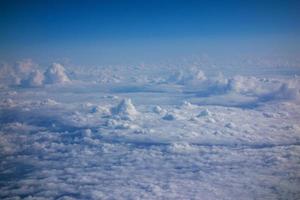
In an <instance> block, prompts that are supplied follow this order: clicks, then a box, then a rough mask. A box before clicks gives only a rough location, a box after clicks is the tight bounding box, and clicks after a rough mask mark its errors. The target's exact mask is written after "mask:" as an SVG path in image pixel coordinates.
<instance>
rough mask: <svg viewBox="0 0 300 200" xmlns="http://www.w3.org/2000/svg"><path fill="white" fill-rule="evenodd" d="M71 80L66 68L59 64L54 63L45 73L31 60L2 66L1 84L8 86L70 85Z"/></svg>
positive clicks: (0, 66)
mask: <svg viewBox="0 0 300 200" xmlns="http://www.w3.org/2000/svg"><path fill="white" fill-rule="evenodd" d="M69 82H70V79H69V77H68V76H67V75H66V73H65V68H64V67H63V66H62V65H61V64H58V63H53V64H52V65H51V66H50V67H49V68H48V69H47V70H46V71H45V72H44V73H42V72H41V70H40V69H39V67H38V65H37V64H35V63H33V62H32V61H31V60H30V59H27V60H23V61H19V62H16V63H15V64H14V65H9V64H8V63H2V64H0V83H1V84H2V85H6V86H19V87H40V86H43V85H45V84H63V83H69Z"/></svg>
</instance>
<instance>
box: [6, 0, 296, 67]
mask: <svg viewBox="0 0 300 200" xmlns="http://www.w3.org/2000/svg"><path fill="white" fill-rule="evenodd" d="M299 11H300V1H290V0H286V1H283V0H282V1H278V0H257V1H256V0H252V1H250V0H249V1H233V0H232V1H225V0H224V1H200V0H199V1H183V0H182V1H178V0H172V1H171V0H170V1H168V0H161V1H158V0H157V1H156V0H152V1H129V0H120V1H116V0H111V1H108V0H107V1H105V0H103V1H76V0H75V1H66V0H62V1H58V0H53V1H47V0H42V1H37V0H36V1H34V0H27V1H21V0H19V1H16V0H12V1H8V0H7V1H5V0H4V1H1V2H0V33H1V34H0V44H1V47H0V60H8V61H11V60H18V59H23V58H32V59H34V60H37V61H43V62H47V61H51V60H57V59H68V60H72V61H74V62H75V63H81V64H123V63H135V62H143V61H146V62H154V61H155V60H163V59H173V58H177V57H185V56H190V55H203V54H208V55H212V56H223V57H226V56H229V57H234V56H236V55H240V54H242V55H251V56H252V55H254V56H255V55H262V54H274V55H283V56H286V55H299V52H300V47H299V46H300V42H299V41H300V36H299V35H300V34H299V33H300V26H299V25H300V20H299V19H300V12H299Z"/></svg>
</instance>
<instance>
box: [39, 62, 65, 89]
mask: <svg viewBox="0 0 300 200" xmlns="http://www.w3.org/2000/svg"><path fill="white" fill-rule="evenodd" d="M44 76H45V83H46V84H61V83H69V82H70V79H69V78H68V76H67V75H66V73H65V68H64V67H63V66H62V65H61V64H59V63H53V64H52V65H51V66H50V67H49V68H48V69H47V70H46V72H45V73H44Z"/></svg>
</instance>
